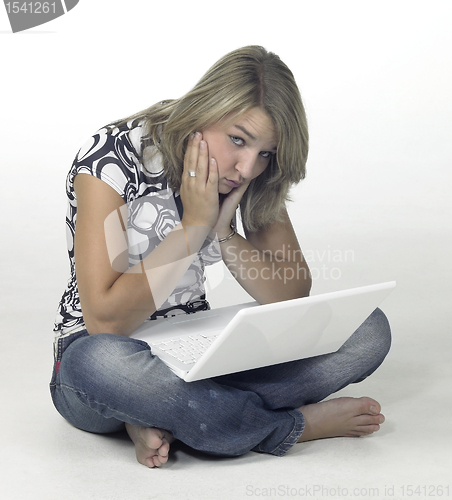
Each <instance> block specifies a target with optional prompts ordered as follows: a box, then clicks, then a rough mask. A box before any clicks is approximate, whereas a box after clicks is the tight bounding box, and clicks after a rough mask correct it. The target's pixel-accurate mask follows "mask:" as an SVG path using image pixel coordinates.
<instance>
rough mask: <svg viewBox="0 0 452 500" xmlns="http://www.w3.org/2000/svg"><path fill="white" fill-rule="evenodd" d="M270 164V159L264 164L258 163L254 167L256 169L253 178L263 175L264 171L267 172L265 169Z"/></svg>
mask: <svg viewBox="0 0 452 500" xmlns="http://www.w3.org/2000/svg"><path fill="white" fill-rule="evenodd" d="M269 165H270V162H269V161H267V162H266V163H264V164H263V165H262V164H260V165H259V164H258V165H256V166H255V167H254V171H253V179H254V178H256V177H259V175H261V174H262V173H263V172H265V170H266V169H267V167H269Z"/></svg>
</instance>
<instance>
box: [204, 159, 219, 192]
mask: <svg viewBox="0 0 452 500" xmlns="http://www.w3.org/2000/svg"><path fill="white" fill-rule="evenodd" d="M218 178H219V176H218V164H217V161H216V160H215V158H211V159H210V161H209V176H208V179H207V181H208V183H209V185H210V186H212V188H215V189H216V192H217V193H218Z"/></svg>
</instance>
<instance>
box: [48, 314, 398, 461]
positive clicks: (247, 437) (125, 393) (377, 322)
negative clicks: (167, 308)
mask: <svg viewBox="0 0 452 500" xmlns="http://www.w3.org/2000/svg"><path fill="white" fill-rule="evenodd" d="M58 343H59V345H58V349H57V355H56V360H55V366H54V370H53V375H52V381H51V384H50V388H51V393H52V398H53V401H54V404H55V407H56V408H57V410H58V411H59V412H60V413H61V415H62V416H63V417H64V418H65V419H66V420H68V421H69V422H70V423H71V424H72V425H74V426H75V427H78V428H79V429H83V430H85V431H89V432H95V433H110V432H116V431H119V430H122V429H124V423H125V422H128V423H129V424H132V425H141V426H145V427H157V428H160V429H165V430H167V431H169V432H171V434H172V435H173V436H174V437H175V438H176V439H179V440H180V441H182V442H184V443H185V444H187V445H188V446H190V447H192V448H194V449H197V450H200V451H203V452H205V453H209V454H214V455H221V456H236V455H242V454H244V453H246V452H248V451H250V450H253V451H257V452H262V453H271V454H273V455H284V454H285V453H286V452H287V451H288V450H289V449H290V448H291V447H292V446H293V445H294V444H295V443H296V442H297V441H298V439H299V438H300V436H301V434H302V432H303V429H304V424H305V423H304V417H303V414H302V413H301V412H300V411H299V410H298V409H297V408H299V407H300V406H302V405H306V404H309V403H317V402H319V401H321V400H322V399H324V398H326V397H327V396H329V395H330V394H332V393H334V392H336V391H338V390H340V389H342V388H343V387H345V386H347V385H348V384H350V383H354V382H360V381H361V380H363V379H364V378H366V377H367V376H368V375H370V374H371V373H372V372H373V371H375V370H376V369H377V367H378V366H379V365H380V364H381V363H382V361H383V359H384V358H385V356H386V354H387V353H388V351H389V347H390V344H391V334H390V328H389V324H388V321H387V319H386V316H385V315H384V313H383V312H382V311H381V310H380V309H376V310H375V311H374V312H373V313H372V314H371V315H370V316H369V318H367V320H366V321H365V322H364V323H363V324H362V325H361V326H360V327H359V328H358V330H356V332H354V333H353V335H352V336H351V337H350V338H349V339H348V340H347V341H346V342H345V344H344V345H343V346H342V347H341V348H340V349H339V350H338V351H337V352H334V353H331V354H326V355H323V356H316V357H313V358H308V359H303V360H299V361H292V362H289V363H283V364H279V365H274V366H269V367H265V368H259V369H255V370H249V371H246V372H240V373H235V374H231V375H224V376H221V377H216V378H212V379H207V380H201V381H197V382H189V383H187V382H184V381H183V380H181V379H180V378H179V377H177V376H176V375H174V373H173V372H172V371H171V370H170V369H169V368H168V367H167V366H166V365H165V364H164V363H163V362H162V361H160V359H159V358H158V357H157V356H154V355H153V354H152V352H151V349H150V347H149V345H148V344H147V343H146V342H143V341H141V340H137V339H131V338H129V337H123V336H120V335H112V334H96V335H89V334H88V333H87V331H86V330H84V331H82V332H78V333H74V334H73V335H71V336H69V337H66V338H62V339H60V340H59V341H58Z"/></svg>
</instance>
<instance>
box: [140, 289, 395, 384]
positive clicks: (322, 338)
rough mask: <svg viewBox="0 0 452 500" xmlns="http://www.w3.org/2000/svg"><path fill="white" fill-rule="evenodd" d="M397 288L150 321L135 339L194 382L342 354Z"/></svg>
mask: <svg viewBox="0 0 452 500" xmlns="http://www.w3.org/2000/svg"><path fill="white" fill-rule="evenodd" d="M395 285H396V283H395V281H391V282H387V283H381V284H377V285H370V286H364V287H360V288H353V289H349V290H343V291H339V292H331V293H325V294H321V295H313V296H310V297H304V298H301V299H293V300H287V301H284V302H276V303H272V304H265V305H258V304H257V303H256V302H250V303H246V304H240V305H235V306H229V307H224V308H219V309H212V310H210V311H201V312H197V313H195V314H189V315H185V314H183V315H178V316H174V317H172V318H162V319H157V320H151V321H146V322H144V323H143V324H142V325H141V326H140V327H139V328H138V329H137V330H135V332H134V333H133V334H132V337H134V338H138V339H141V340H145V341H146V342H147V343H148V344H149V345H150V346H151V349H152V352H153V354H155V355H157V356H158V357H159V358H160V359H161V360H162V361H163V362H164V363H166V364H167V365H168V366H169V367H170V368H171V369H172V370H173V372H174V373H175V374H176V375H178V376H179V377H181V378H182V379H183V380H185V381H186V382H192V381H195V380H202V379H206V378H211V377H216V376H219V375H225V374H229V373H235V372H240V371H244V370H250V369H253V368H260V367H263V366H269V365H275V364H278V363H285V362H287V361H294V360H297V359H304V358H309V357H311V356H318V355H320V354H326V353H329V352H334V351H337V349H339V347H341V345H342V344H343V343H344V342H345V341H346V340H347V339H348V338H349V337H350V336H351V335H352V334H353V332H354V331H355V330H356V329H357V328H358V327H359V326H360V325H361V324H362V323H363V322H364V320H365V319H366V318H367V317H368V316H369V315H370V314H371V313H372V312H373V311H374V310H375V309H376V308H377V307H378V305H379V304H380V303H381V302H382V301H383V299H385V297H386V296H387V295H388V294H389V293H390V292H391V291H392V290H393V288H394V287H395Z"/></svg>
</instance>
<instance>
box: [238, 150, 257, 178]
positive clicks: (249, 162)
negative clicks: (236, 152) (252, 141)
mask: <svg viewBox="0 0 452 500" xmlns="http://www.w3.org/2000/svg"><path fill="white" fill-rule="evenodd" d="M256 163H257V155H256V154H254V153H253V152H252V151H242V152H241V154H240V156H239V158H237V163H236V165H235V169H236V170H237V172H238V173H239V174H240V177H242V179H244V180H247V179H251V178H252V177H253V171H254V167H255V165H256Z"/></svg>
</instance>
